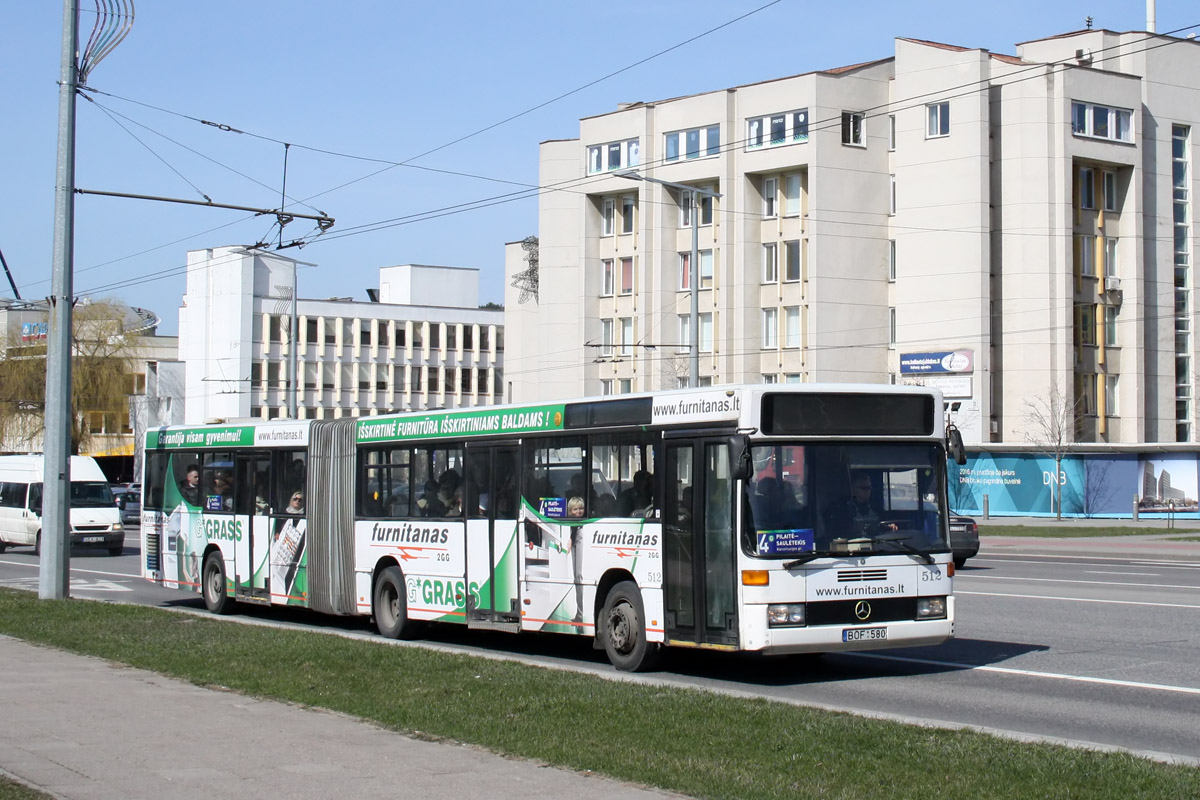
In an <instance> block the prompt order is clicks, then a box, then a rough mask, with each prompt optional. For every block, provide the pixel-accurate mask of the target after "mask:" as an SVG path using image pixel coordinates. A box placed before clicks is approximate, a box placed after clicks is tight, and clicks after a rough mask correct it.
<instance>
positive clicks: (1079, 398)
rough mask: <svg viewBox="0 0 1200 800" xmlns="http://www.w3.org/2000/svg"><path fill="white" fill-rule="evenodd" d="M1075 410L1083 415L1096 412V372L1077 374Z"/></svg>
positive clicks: (1090, 414)
mask: <svg viewBox="0 0 1200 800" xmlns="http://www.w3.org/2000/svg"><path fill="white" fill-rule="evenodd" d="M1075 411H1076V414H1078V415H1079V416H1081V417H1083V416H1089V417H1090V416H1092V415H1094V414H1095V413H1096V374H1095V373H1093V372H1080V373H1076V375H1075Z"/></svg>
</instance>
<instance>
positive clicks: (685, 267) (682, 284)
mask: <svg viewBox="0 0 1200 800" xmlns="http://www.w3.org/2000/svg"><path fill="white" fill-rule="evenodd" d="M690 288H692V254H691V253H680V254H679V291H681V292H686V291H687V290H688V289H690Z"/></svg>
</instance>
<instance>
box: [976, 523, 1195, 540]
mask: <svg viewBox="0 0 1200 800" xmlns="http://www.w3.org/2000/svg"><path fill="white" fill-rule="evenodd" d="M1192 532H1195V533H1198V534H1200V528H1119V527H1104V526H1101V525H1097V526H1096V527H1094V528H1093V527H1090V526H1088V527H1084V526H1079V525H1055V524H1054V523H1050V524H1047V525H991V524H986V523H985V524H983V525H980V526H979V535H980V536H1029V537H1036V538H1048V539H1080V538H1090V537H1093V536H1162V535H1164V534H1169V533H1192Z"/></svg>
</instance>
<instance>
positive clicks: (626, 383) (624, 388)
mask: <svg viewBox="0 0 1200 800" xmlns="http://www.w3.org/2000/svg"><path fill="white" fill-rule="evenodd" d="M620 386H621V394H633V378H621V381H620Z"/></svg>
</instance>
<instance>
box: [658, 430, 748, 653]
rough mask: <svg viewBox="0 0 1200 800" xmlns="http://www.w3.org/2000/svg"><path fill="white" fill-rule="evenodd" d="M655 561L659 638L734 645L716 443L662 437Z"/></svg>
mask: <svg viewBox="0 0 1200 800" xmlns="http://www.w3.org/2000/svg"><path fill="white" fill-rule="evenodd" d="M666 444H667V452H666V456H667V458H666V463H667V470H666V486H667V492H668V495H667V500H668V502H667V503H665V504H664V510H665V518H664V520H663V536H664V543H663V558H664V560H665V563H664V564H663V567H664V572H665V575H664V585H663V589H664V593H663V597H664V605H665V608H666V631H667V641H668V643H669V644H675V645H693V646H700V647H713V648H719V649H724V648H728V647H732V646H736V644H737V641H738V621H737V599H736V598H737V595H736V591H735V584H734V565H735V561H736V559H735V551H734V541H735V539H734V530H733V508H734V505H733V499H734V496H733V491H734V481H733V480H732V479H731V477H730V469H729V447H728V443H727V442H726V441H725V440H724V439H709V438H704V439H690V440H671V439H668V440H667V443H666Z"/></svg>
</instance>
